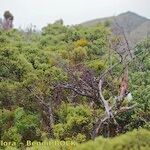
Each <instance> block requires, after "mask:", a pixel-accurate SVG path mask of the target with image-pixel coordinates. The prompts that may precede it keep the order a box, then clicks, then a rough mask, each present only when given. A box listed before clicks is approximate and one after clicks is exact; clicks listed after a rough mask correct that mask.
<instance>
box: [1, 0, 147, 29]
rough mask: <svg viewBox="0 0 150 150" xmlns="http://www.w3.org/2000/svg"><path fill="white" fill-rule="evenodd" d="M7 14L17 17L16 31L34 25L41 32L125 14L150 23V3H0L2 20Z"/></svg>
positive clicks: (7, 0) (108, 0) (34, 0)
mask: <svg viewBox="0 0 150 150" xmlns="http://www.w3.org/2000/svg"><path fill="white" fill-rule="evenodd" d="M5 10H9V11H10V12H11V13H12V14H13V15H14V26H15V27H22V28H25V27H27V26H29V25H30V24H31V23H32V24H33V25H36V26H37V28H38V29H40V28H42V27H43V26H46V25H47V24H48V23H53V22H54V21H56V20H58V19H63V20H64V23H65V24H66V25H73V24H78V23H82V22H84V21H88V20H91V19H96V18H102V17H108V16H114V15H118V14H120V13H123V12H126V11H132V12H135V13H137V14H139V15H142V16H145V17H147V18H149V19H150V0H0V17H1V18H2V17H3V13H4V11H5Z"/></svg>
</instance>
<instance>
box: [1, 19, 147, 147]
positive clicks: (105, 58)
mask: <svg viewBox="0 0 150 150" xmlns="http://www.w3.org/2000/svg"><path fill="white" fill-rule="evenodd" d="M31 31H32V30H30V32H24V31H19V30H17V29H11V30H3V29H1V30H0V136H1V140H3V141H15V142H16V147H18V148H19V147H20V143H23V145H25V144H26V141H27V140H31V141H46V140H48V139H53V140H60V141H74V142H75V143H82V142H86V141H88V140H91V139H93V138H95V137H96V136H104V137H114V138H112V139H110V140H108V139H105V138H102V137H98V138H96V140H95V141H94V142H93V141H89V142H87V143H84V144H81V146H80V145H79V144H77V149H81V150H82V149H83V150H84V149H86V150H87V149H89V150H92V149H103V147H102V146H105V143H106V146H107V149H109V150H111V149H118V150H119V149H129V148H130V149H141V150H146V149H148V147H149V146H150V145H148V144H149V140H148V138H149V137H150V136H149V134H150V133H149V131H148V130H149V118H150V114H149V112H150V101H149V99H150V94H149V91H150V53H149V52H150V41H149V39H147V40H145V41H144V42H142V43H140V44H138V45H137V46H136V48H134V49H133V51H132V52H131V53H132V55H133V56H132V57H130V53H129V52H127V50H128V47H127V46H128V45H126V43H123V44H124V45H122V43H121V42H122V41H121V40H119V38H118V37H115V36H114V35H112V34H111V31H110V29H108V28H107V27H105V26H104V25H98V26H95V27H82V26H64V25H63V21H62V20H59V21H56V22H55V23H54V24H49V25H48V26H46V27H44V28H43V29H42V32H41V33H36V32H31ZM120 39H121V38H120ZM122 46H124V49H125V50H126V51H125V52H124V53H126V55H125V56H127V57H124V54H122V53H120V52H121V48H122ZM120 59H121V61H120ZM126 69H128V82H129V83H128V91H129V92H131V94H132V97H133V98H132V99H131V100H129V99H128V97H127V96H126V95H123V97H122V99H121V101H117V97H118V96H119V95H118V93H119V90H120V88H119V86H120V84H121V78H122V77H123V76H124V72H125V71H126ZM100 81H102V82H100ZM103 98H104V101H102V99H103ZM105 104H106V105H105ZM107 104H108V107H107ZM109 106H110V107H109ZM107 108H109V109H110V108H111V110H110V112H108V113H106V112H107ZM139 128H144V129H145V130H144V129H140V131H136V129H139ZM134 129H135V131H133V130H134ZM127 131H131V133H128V134H126V132H127ZM132 131H133V132H132ZM120 134H125V135H121V136H120V137H115V136H117V135H120ZM137 136H138V138H139V139H137ZM146 137H147V138H146ZM22 147H24V146H22ZM75 147H76V146H75ZM137 147H138V148H137ZM3 148H4V147H3ZM73 148H74V147H73ZM8 149H9V148H8ZM11 149H12V148H11ZM28 149H30V148H28ZM31 149H37V148H36V146H35V148H34V146H33V147H32V148H31ZM39 149H40V148H39ZM45 149H46V148H45ZM52 149H61V147H56V146H54V148H52ZM64 149H67V148H65V147H64Z"/></svg>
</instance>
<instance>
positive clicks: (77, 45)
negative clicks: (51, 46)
mask: <svg viewBox="0 0 150 150" xmlns="http://www.w3.org/2000/svg"><path fill="white" fill-rule="evenodd" d="M74 44H75V46H76V47H79V46H81V47H84V46H87V45H88V41H87V40H86V39H80V40H77V41H76V42H74Z"/></svg>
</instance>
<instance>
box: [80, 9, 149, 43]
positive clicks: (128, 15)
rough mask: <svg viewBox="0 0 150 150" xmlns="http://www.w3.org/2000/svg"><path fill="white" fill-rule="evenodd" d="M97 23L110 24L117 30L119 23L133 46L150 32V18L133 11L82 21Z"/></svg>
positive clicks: (86, 24) (90, 23)
mask: <svg viewBox="0 0 150 150" xmlns="http://www.w3.org/2000/svg"><path fill="white" fill-rule="evenodd" d="M97 24H108V25H109V24H110V25H109V26H110V28H112V29H113V31H115V29H117V28H118V25H119V26H120V27H122V29H123V30H124V31H125V33H126V34H127V36H128V38H129V40H130V43H131V45H132V46H134V45H136V44H137V43H138V42H140V41H141V40H143V39H144V38H146V37H147V36H148V33H150V20H149V19H147V18H145V17H142V16H140V15H138V14H136V13H133V12H130V11H128V12H125V13H122V14H120V15H118V16H114V17H113V16H112V17H107V18H101V19H95V20H91V21H87V22H84V23H81V24H80V25H82V26H94V25H97Z"/></svg>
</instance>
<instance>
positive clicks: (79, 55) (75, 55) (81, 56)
mask: <svg viewBox="0 0 150 150" xmlns="http://www.w3.org/2000/svg"><path fill="white" fill-rule="evenodd" d="M70 55H71V60H73V62H75V63H77V62H81V61H84V60H85V59H86V58H87V51H86V49H85V48H83V47H77V48H74V50H73V51H72V52H71V54H70Z"/></svg>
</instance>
